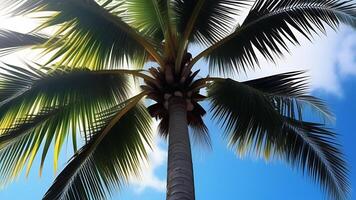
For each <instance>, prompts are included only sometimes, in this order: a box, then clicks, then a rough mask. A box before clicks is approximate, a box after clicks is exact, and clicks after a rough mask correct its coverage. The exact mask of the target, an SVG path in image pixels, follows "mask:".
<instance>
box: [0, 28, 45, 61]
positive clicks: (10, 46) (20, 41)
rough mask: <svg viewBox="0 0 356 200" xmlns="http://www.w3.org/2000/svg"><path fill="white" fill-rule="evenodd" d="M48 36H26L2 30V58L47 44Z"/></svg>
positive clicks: (0, 52) (0, 42) (0, 31)
mask: <svg viewBox="0 0 356 200" xmlns="http://www.w3.org/2000/svg"><path fill="white" fill-rule="evenodd" d="M48 39H49V37H48V36H45V35H39V34H24V33H19V32H16V31H10V30H0V56H4V55H7V54H10V53H12V52H14V51H16V50H19V49H22V48H25V47H30V46H34V45H39V44H43V43H45V42H46V41H47V40H48Z"/></svg>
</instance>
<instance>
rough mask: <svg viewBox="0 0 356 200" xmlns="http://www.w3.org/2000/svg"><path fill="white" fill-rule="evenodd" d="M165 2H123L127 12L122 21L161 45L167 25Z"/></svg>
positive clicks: (130, 0)
mask: <svg viewBox="0 0 356 200" xmlns="http://www.w3.org/2000/svg"><path fill="white" fill-rule="evenodd" d="M167 2H168V1H166V0H147V1H141V0H128V1H124V2H123V7H124V8H125V9H126V10H127V12H125V15H124V19H125V21H126V22H128V23H129V24H130V25H131V26H133V27H135V28H136V29H137V30H140V32H143V33H144V34H145V35H150V36H153V38H155V39H156V40H157V42H160V43H161V42H162V41H163V40H164V36H165V32H166V31H167V25H168V24H167V20H168V15H167V14H168V6H167Z"/></svg>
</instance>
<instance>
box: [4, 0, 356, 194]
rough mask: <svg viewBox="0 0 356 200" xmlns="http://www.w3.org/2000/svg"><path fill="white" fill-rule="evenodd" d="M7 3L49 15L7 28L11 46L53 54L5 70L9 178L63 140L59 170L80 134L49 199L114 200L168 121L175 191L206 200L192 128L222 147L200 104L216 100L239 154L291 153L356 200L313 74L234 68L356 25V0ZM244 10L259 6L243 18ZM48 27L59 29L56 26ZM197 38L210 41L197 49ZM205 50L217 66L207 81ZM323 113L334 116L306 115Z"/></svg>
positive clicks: (323, 182) (290, 158) (7, 48)
mask: <svg viewBox="0 0 356 200" xmlns="http://www.w3.org/2000/svg"><path fill="white" fill-rule="evenodd" d="M1 7H2V10H4V11H6V12H7V13H9V14H11V15H12V16H17V15H26V14H30V13H37V15H36V16H40V17H41V20H42V24H41V25H40V26H39V27H38V28H37V29H35V30H34V31H33V32H30V33H27V34H24V33H18V32H14V31H10V30H1V31H0V49H1V50H0V55H5V54H9V53H12V52H13V51H14V50H18V49H23V48H27V47H37V48H40V49H42V52H43V54H42V55H47V56H46V57H49V59H48V60H47V62H46V63H42V64H36V63H26V66H25V67H18V66H13V65H10V64H6V65H7V66H6V67H3V68H1V73H0V101H1V104H0V113H1V116H0V126H1V135H0V181H1V184H2V185H4V184H7V183H9V182H11V181H12V180H14V179H15V178H16V177H18V176H19V174H20V173H21V172H22V171H23V170H24V169H26V173H28V172H29V171H30V169H31V166H32V163H33V161H34V159H35V158H36V156H37V155H38V154H39V151H42V155H41V163H40V172H41V171H42V167H43V164H44V162H45V159H46V156H47V153H48V151H49V149H50V147H52V146H53V149H54V168H55V169H56V168H57V161H58V157H59V154H60V151H61V149H62V147H63V144H64V142H65V141H66V140H68V139H69V140H70V141H72V143H73V150H74V152H75V153H74V155H73V157H72V158H71V159H70V160H69V162H68V164H67V166H66V167H65V168H64V169H63V170H62V172H61V173H60V174H59V175H58V177H57V178H56V179H55V181H54V183H53V185H52V186H51V187H50V188H49V190H48V191H47V193H46V194H45V195H44V198H43V199H48V200H55V199H106V198H108V197H109V196H110V195H111V194H112V193H113V192H114V191H115V190H117V189H119V188H120V187H121V186H123V185H124V184H126V183H128V179H129V178H130V177H131V176H136V175H137V176H139V174H140V173H141V172H140V163H141V162H142V160H145V159H147V153H146V149H147V146H150V145H152V130H151V122H152V118H156V119H158V120H160V124H159V133H160V135H161V136H162V137H164V138H166V139H167V140H168V171H167V172H168V173H167V174H168V175H167V200H174V199H187V200H193V199H195V196H194V178H193V165H192V157H191V142H190V138H189V133H188V128H191V133H190V134H191V136H193V137H195V138H196V139H197V141H199V142H204V143H205V144H209V142H210V138H209V134H208V129H207V127H206V125H205V124H204V120H203V116H204V115H205V114H206V110H205V108H203V107H202V106H201V105H200V102H201V101H209V102H210V105H211V106H210V108H209V111H210V112H211V115H212V117H213V119H214V120H216V121H217V122H218V123H219V124H220V125H221V127H222V130H223V131H222V132H223V134H222V135H223V137H224V138H225V139H226V140H227V142H228V145H229V146H230V147H231V148H232V149H234V150H235V151H236V152H237V153H239V154H242V155H245V154H246V153H251V152H253V153H255V154H256V155H257V156H264V157H265V158H267V159H270V158H275V159H282V160H285V161H286V162H287V163H289V164H290V165H291V166H292V167H297V168H299V169H300V170H301V171H303V172H306V173H308V174H309V175H310V176H311V178H312V179H313V180H314V181H315V182H316V183H318V184H319V185H320V186H321V188H322V189H323V190H324V191H325V192H327V194H328V195H329V197H330V198H332V199H346V198H348V193H349V190H350V186H349V181H348V169H347V166H346V163H345V160H344V156H343V154H342V152H341V151H340V149H339V147H340V145H339V144H338V143H337V142H336V134H335V133H334V132H332V131H331V130H330V129H328V128H327V127H326V122H327V120H328V119H330V118H332V117H333V115H332V114H331V112H330V111H329V110H328V109H327V106H326V105H325V103H324V102H323V101H321V100H319V99H318V98H315V97H313V96H310V95H309V94H308V90H307V88H308V83H307V79H306V77H305V75H304V72H302V71H297V72H289V73H284V74H278V75H274V76H269V77H265V78H260V79H254V80H249V81H236V80H233V79H229V78H222V77H230V78H233V77H235V75H237V74H239V73H241V72H244V71H246V70H248V69H254V68H255V67H256V66H258V65H259V63H258V59H259V58H260V57H261V56H259V55H262V56H263V57H264V58H265V59H267V60H271V61H274V60H275V59H276V58H278V57H280V56H281V55H282V54H283V53H286V52H287V51H288V45H290V44H292V45H298V38H300V37H298V36H299V35H302V36H304V37H306V38H308V39H310V40H312V37H313V34H314V33H320V32H321V33H325V30H326V27H331V28H333V29H337V28H338V27H339V25H340V24H341V23H343V24H346V25H350V26H353V27H356V5H355V4H353V3H352V2H351V1H338V0H256V1H252V2H251V1H249V0H195V1H193V0H166V1H164V0H60V1H59V0H2V3H1ZM243 8H250V10H249V12H248V14H247V16H246V18H244V20H243V22H242V23H241V24H238V23H237V20H236V19H238V17H241V12H240V11H242V10H243ZM48 27H54V29H55V30H56V32H55V33H54V34H52V35H45V34H44V32H43V31H42V30H45V29H46V28H48ZM196 45H199V46H200V47H202V48H204V49H205V50H203V51H202V52H201V53H199V54H197V55H194V56H193V55H192V54H191V53H190V52H189V51H190V49H191V47H192V46H193V47H195V46H196ZM201 59H205V60H206V61H207V66H200V67H202V68H204V69H205V68H206V69H209V76H208V77H203V78H197V77H198V76H197V75H198V74H199V70H196V71H195V70H193V66H195V64H196V63H197V62H198V61H200V60H201ZM126 66H129V67H126ZM149 67H150V68H149ZM215 76H216V77H215ZM136 85H140V90H139V92H137V93H134V92H132V91H134V89H135V88H136ZM201 90H202V91H201ZM145 99H146V100H147V99H148V100H151V101H143V100H145ZM309 111H313V112H316V113H319V114H320V116H321V119H320V120H318V121H321V122H311V121H308V120H306V119H305V112H307V113H310V112H309ZM79 137H81V138H83V142H84V144H83V145H80V144H78V143H79V141H81V140H80V138H79ZM77 146H80V148H79V149H78V148H77Z"/></svg>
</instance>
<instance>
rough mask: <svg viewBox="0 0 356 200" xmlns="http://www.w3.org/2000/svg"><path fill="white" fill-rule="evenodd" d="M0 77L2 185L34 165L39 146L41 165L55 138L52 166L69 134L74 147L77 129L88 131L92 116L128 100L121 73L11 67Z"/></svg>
mask: <svg viewBox="0 0 356 200" xmlns="http://www.w3.org/2000/svg"><path fill="white" fill-rule="evenodd" d="M5 70H6V72H5V73H2V74H1V78H0V86H1V87H0V94H1V97H2V99H1V106H0V113H1V117H0V127H1V134H0V146H1V150H0V156H1V162H0V176H1V177H2V178H1V180H2V181H3V184H5V183H7V182H9V181H11V180H13V178H15V177H16V176H17V175H18V174H19V173H20V172H21V170H22V169H23V167H24V166H25V165H26V163H28V170H29V168H30V167H31V165H32V161H33V159H34V157H35V156H36V155H37V151H38V148H39V147H40V146H41V145H42V144H43V145H44V148H43V153H42V161H41V167H42V166H43V163H44V160H45V157H46V155H47V152H48V149H49V147H50V145H51V143H52V142H54V148H55V156H54V166H55V168H56V167H57V160H58V156H59V153H60V150H61V147H62V144H63V142H64V141H65V139H66V138H68V137H69V136H70V135H71V137H72V141H73V147H74V151H76V146H77V144H76V142H77V138H76V137H77V133H78V131H81V132H82V133H83V134H84V137H85V140H89V139H90V138H91V137H92V135H90V132H88V131H87V130H88V129H90V128H91V126H93V124H94V122H95V119H96V114H97V113H99V112H102V111H103V110H105V109H108V108H110V107H112V106H114V105H117V104H118V103H119V102H122V101H123V100H126V99H127V98H128V95H129V89H130V87H129V85H128V81H127V78H126V77H125V75H120V74H117V73H114V74H110V73H103V74H101V73H99V72H95V71H89V70H87V69H81V70H79V69H76V70H61V69H57V70H55V71H52V72H44V71H42V70H37V69H31V70H28V69H23V68H19V67H15V66H11V68H6V69H5Z"/></svg>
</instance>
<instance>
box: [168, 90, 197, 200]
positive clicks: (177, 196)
mask: <svg viewBox="0 0 356 200" xmlns="http://www.w3.org/2000/svg"><path fill="white" fill-rule="evenodd" d="M168 110H169V138H168V171H167V200H195V192H194V175H193V163H192V155H191V147H190V141H189V133H188V123H187V109H186V101H185V100H184V99H183V98H181V97H172V98H170V99H169V105H168Z"/></svg>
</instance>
